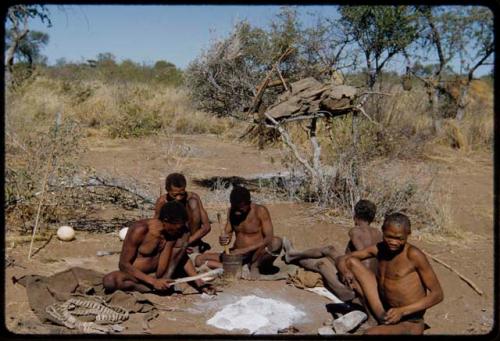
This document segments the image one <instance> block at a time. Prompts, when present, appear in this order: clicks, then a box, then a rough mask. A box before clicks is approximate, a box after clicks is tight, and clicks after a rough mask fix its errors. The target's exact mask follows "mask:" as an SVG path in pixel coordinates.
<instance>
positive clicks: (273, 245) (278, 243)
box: [271, 236, 283, 253]
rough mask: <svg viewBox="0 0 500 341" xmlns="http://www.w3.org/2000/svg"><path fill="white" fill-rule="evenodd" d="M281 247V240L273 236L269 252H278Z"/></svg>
mask: <svg viewBox="0 0 500 341" xmlns="http://www.w3.org/2000/svg"><path fill="white" fill-rule="evenodd" d="M282 246H283V241H282V240H281V238H280V237H277V236H274V237H273V240H272V241H271V251H272V252H273V253H277V252H280V251H281V248H282Z"/></svg>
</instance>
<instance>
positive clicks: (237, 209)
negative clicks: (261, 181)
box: [231, 202, 250, 217]
mask: <svg viewBox="0 0 500 341" xmlns="http://www.w3.org/2000/svg"><path fill="white" fill-rule="evenodd" d="M231 211H233V213H234V215H236V216H238V217H239V216H246V215H247V214H248V212H250V203H246V202H243V203H239V204H235V205H231Z"/></svg>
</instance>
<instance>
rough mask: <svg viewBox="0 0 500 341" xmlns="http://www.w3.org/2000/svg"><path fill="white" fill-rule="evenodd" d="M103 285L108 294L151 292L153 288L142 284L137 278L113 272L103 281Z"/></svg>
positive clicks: (120, 272)
mask: <svg viewBox="0 0 500 341" xmlns="http://www.w3.org/2000/svg"><path fill="white" fill-rule="evenodd" d="M102 284H103V286H104V290H105V291H106V293H112V292H113V291H115V290H123V291H132V290H134V291H139V292H143V293H144V292H151V291H152V288H151V287H148V286H147V285H146V284H143V283H140V282H139V281H138V280H137V279H136V278H135V277H133V276H130V275H128V274H126V273H124V272H122V271H113V272H111V273H109V274H107V275H106V276H104V277H103V279H102Z"/></svg>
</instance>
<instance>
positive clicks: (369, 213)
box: [354, 200, 377, 224]
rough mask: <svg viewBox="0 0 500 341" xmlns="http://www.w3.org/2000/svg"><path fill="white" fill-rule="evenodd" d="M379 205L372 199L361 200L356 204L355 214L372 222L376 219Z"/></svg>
mask: <svg viewBox="0 0 500 341" xmlns="http://www.w3.org/2000/svg"><path fill="white" fill-rule="evenodd" d="M376 213H377V206H375V204H374V203H372V202H371V201H370V200H360V201H358V202H357V203H356V205H354V216H355V217H356V218H359V219H361V220H364V221H366V222H368V224H370V223H371V222H372V221H373V219H375V214H376Z"/></svg>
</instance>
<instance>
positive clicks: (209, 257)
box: [194, 252, 222, 269]
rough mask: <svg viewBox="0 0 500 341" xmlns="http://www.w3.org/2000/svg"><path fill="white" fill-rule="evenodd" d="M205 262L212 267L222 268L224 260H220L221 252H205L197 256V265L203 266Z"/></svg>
mask: <svg viewBox="0 0 500 341" xmlns="http://www.w3.org/2000/svg"><path fill="white" fill-rule="evenodd" d="M203 264H207V266H208V267H209V268H210V269H218V268H222V262H221V261H220V254H218V253H215V252H205V253H202V254H201V255H199V256H198V257H196V259H195V264H194V265H196V266H202V265H203Z"/></svg>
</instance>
